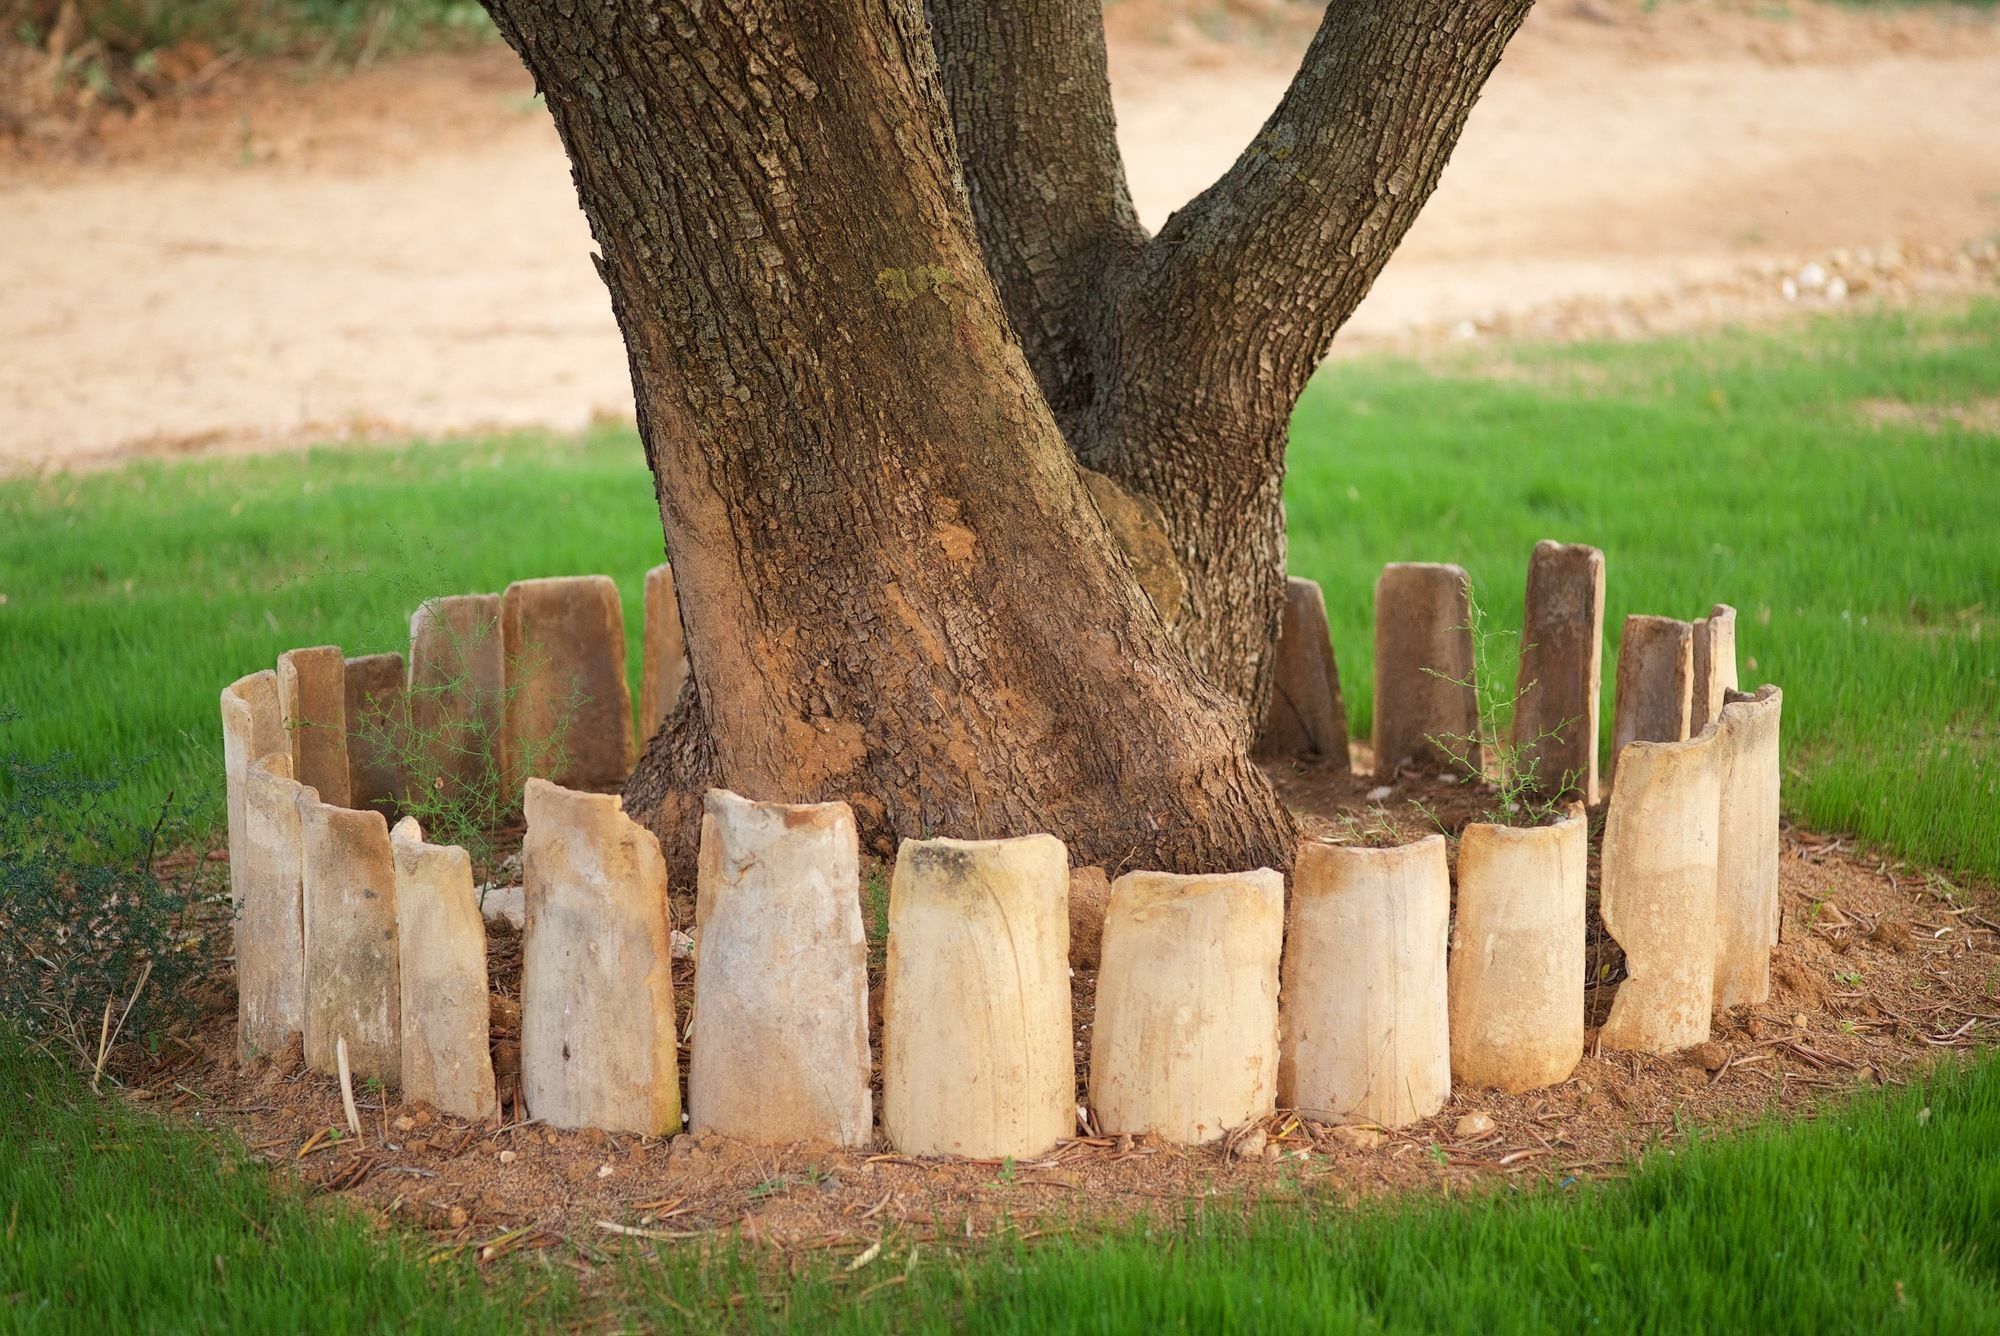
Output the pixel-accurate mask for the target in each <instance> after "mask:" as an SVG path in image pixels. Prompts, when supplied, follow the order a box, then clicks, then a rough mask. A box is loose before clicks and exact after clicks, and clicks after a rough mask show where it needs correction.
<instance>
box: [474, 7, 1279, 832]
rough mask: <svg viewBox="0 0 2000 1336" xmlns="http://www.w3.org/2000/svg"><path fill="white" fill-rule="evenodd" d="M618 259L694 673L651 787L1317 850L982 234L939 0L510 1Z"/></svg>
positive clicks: (940, 824) (1014, 825)
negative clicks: (1170, 617)
mask: <svg viewBox="0 0 2000 1336" xmlns="http://www.w3.org/2000/svg"><path fill="white" fill-rule="evenodd" d="M488 3H489V7H490V8H491V9H492V11H493V12H494V15H495V18H496V19H497V20H498V22H499V25H500V28H501V31H502V33H503V34H504V35H505V36H506V38H507V40H508V41H509V42H510V43H511V44H512V45H513V46H514V48H515V49H516V50H517V51H518V52H519V53H520V54H521V56H522V58H523V60H524V61H525V62H526V63H527V65H528V67H529V69H530V70H531V71H532V72H533V73H534V75H535V77H536V79H537V81H538V83H539V85H540V87H541V89H542V91H543V93H544V94H545V95H546V97H547V101H548V105H549V108H550V111H551V113H552V114H553V116H554V118H555V122H556V126H557V129H558V130H559V132H560V133H561V136H562V139H563V142H564V145H565V147H566V148H567V150H568V152H569V156H570V160H571V164H572V167H573V172H574V176H575V180H576V185H577V191H578V195H579V196H580V198H581V200H582V202H583V206H584V209H585V212H586V214H587V215H588V216H589V219H590V222H591V226H592V229H593V231H594V233H595V235H596V238H597V242H598V245H599V247H600V248H601V251H602V257H601V259H600V260H599V267H600V271H601V272H602V274H603V276H604V278H605V281H606V284H607V286H608V287H609V289H610V291H611V297H612V305H613V309H614V311H615V313H616V315H617V318H618V321H619V325H620V328H621V329H622V331H623V333H624V336H625V341H626V346H627V350H628V353H629V356H630V360H631V370H632V379H633V386H634V390H635V392H636V397H637V402H638V411H639V426H640V434H641V436H642V438H643V440H644V442H645V445H646V451H647V457H648V460H649V462H650V463H651V465H652V468H653V473H654V478H655V484H656V488H657V491H658V496H659V503H660V515H661V519H662V522H663V525H664V528H665V531H666V537H667V543H668V548H669V551H670V552H671V554H672V557H673V563H674V576H675V581H676V584H677V587H678V591H679V594H680V606H681V611H682V618H683V623H684V626H685V630H686V638H687V646H688V653H689V660H690V665H691V668H692V676H691V679H690V683H689V685H688V686H687V687H686V688H684V690H683V694H682V698H681V701H680V704H679V706H678V708H677V711H676V714H675V716H674V717H673V719H672V722H671V724H670V726H669V727H668V728H667V729H665V730H664V731H663V733H662V735H661V737H660V738H659V740H657V741H656V742H655V744H654V745H653V747H652V748H650V749H649V751H648V754H647V756H646V758H645V760H644V761H643V762H642V763H641V766H640V768H639V770H638V771H637V772H636V773H635V774H634V776H633V778H632V780H631V782H630V784H629V785H628V787H627V791H626V792H627V798H628V805H629V806H630V807H631V808H632V809H633V810H634V811H635V813H637V814H639V815H640V816H641V817H642V818H644V819H648V820H649V821H650V822H651V823H652V824H653V825H654V827H655V829H656V830H658V831H659V832H660V833H661V835H662V836H663V838H664V839H665V840H666V841H667V844H668V847H669V849H670V850H672V851H673V857H674V860H675V862H676V863H677V864H679V865H681V866H686V864H687V862H688V861H689V860H691V858H692V854H693V845H692V839H691V838H690V833H689V831H690V827H689V825H688V818H689V817H690V816H691V814H692V812H693V810H694V804H695V803H696V802H698V799H699V794H700V791H701V788H702V787H704V786H706V785H708V784H710V783H717V782H719V783H723V784H726V785H728V786H729V787H732V788H736V789H738V790H740V791H742V792H744V793H746V794H747V795H749V796H751V797H755V798H760V799H776V800H786V801H812V800H823V799H830V798H842V799H845V800H847V801H848V802H850V803H851V804H853V806H854V808H855V812H856V815H857V817H858V818H859V820H860V822H861V825H862V829H863V831H864V838H869V839H870V840H871V842H872V843H873V844H874V845H875V847H876V848H878V849H879V850H882V851H884V852H887V850H888V848H889V845H888V841H889V840H890V839H891V838H892V837H893V836H894V835H897V834H909V835H919V834H924V835H928V834H948V835H956V836H967V837H972V836H997V835H1015V834H1024V833H1028V832H1031V831H1038V830H1046V831H1051V832H1053V833H1055V834H1057V835H1060V836H1062V837H1063V838H1064V839H1066V840H1067V841H1069V842H1070V844H1071V847H1072V850H1073V852H1074V854H1075V855H1076V856H1077V857H1079V858H1080V859H1082V860H1085V861H1091V862H1103V863H1106V864H1111V865H1124V864H1130V865H1133V866H1147V867H1159V868H1166V869H1173V870H1186V871H1193V870H1221V869H1229V868H1246V867H1255V866H1257V865H1259V864H1271V865H1286V864H1288V863H1289V861H1290V847H1289V846H1290V838H1291V827H1290V823H1289V819H1288V818H1287V816H1286V815H1285V813H1284V811H1283V810H1282V808H1280V806H1279V805H1278V803H1277V801H1276V799H1275V797H1274V795H1273V794H1272V792H1271V790H1270V787H1269V785H1268V784H1267V783H1266V782H1265V781H1264V779H1263V777H1262V776H1261V774H1259V773H1258V772H1257V770H1256V769H1255V768H1254V766H1252V765H1251V764H1250V762H1249V761H1248V760H1247V758H1246V756H1245V747H1244V742H1245V740H1246V737H1247V732H1248V728H1247V724H1246V723H1245V720H1244V717H1243V715H1242V713H1241V709H1240V706H1239V705H1237V704H1236V703H1235V702H1233V701H1232V700H1231V699H1230V698H1229V697H1228V696H1227V695H1226V694H1225V693H1223V692H1221V691H1219V690H1217V689H1216V688H1215V687H1213V686H1211V685H1210V684H1209V682H1208V681H1207V680H1206V679H1205V678H1204V677H1203V676H1202V674H1201V673H1199V672H1198V671H1197V670H1196V669H1195V668H1194V666H1193V664H1192V663H1191V662H1190V660H1189V658H1188V655H1187V653H1186V652H1185V651H1184V650H1183V649H1182V648H1181V647H1180V646H1179V645H1178V644H1177V643H1176V642H1175V641H1174V639H1173V637H1172V636H1171V635H1170V634H1169V632H1168V631H1167V629H1166V627H1165V625H1164V624H1163V622H1162V621H1161V619H1160V617H1159V615H1158V613H1157V612H1156V611H1155V609H1154V608H1153V607H1152V605H1151V603H1150V602H1149V601H1148V600H1147V599H1146V596H1145V595H1144V594H1143V593H1142V592H1141V591H1140V590H1139V588H1138V586H1137V584H1136V583H1135V582H1134V579H1133V577H1132V573H1131V570H1130V568H1129V567H1128V565H1127V563H1126V562H1125V561H1124V559H1123V558H1122V557H1121V556H1120V554H1119V553H1118V551H1117V549H1116V548H1115V547H1114V546H1113V545H1112V543H1111V540H1110V538H1109V536H1108V534H1107V532H1106V529H1105V525H1104V522H1103V520H1102V518H1101V517H1100V515H1099V513H1098V511H1097V509H1096V507H1095V506H1094V505H1093V504H1092V503H1091V502H1090V500H1089V499H1088V496H1087V494H1086V492H1085V490H1084V488H1083V486H1082V483H1081V481H1080V479H1079V475H1078V471H1077V468H1076V466H1075V463H1074V460H1073V458H1072V456H1071V453H1070V452H1069V450H1068V449H1067V448H1066V445H1065V441H1064V438H1063V436H1062V434H1061V432H1060V430H1059V429H1058V426H1057V422H1056V419H1055V417H1054V416H1053V415H1052V414H1051V411H1050V407H1049V404H1048V401H1047V399H1046V398H1045V396H1044V394H1043V392H1042V390H1041V389H1040V387H1039V386H1038V385H1037V382H1036V378H1035V376H1034V374H1033V373H1032V372H1031V370H1030V368H1029V365H1028V362H1027V360H1026V359H1025V357H1024V356H1023V353H1022V350H1021V346H1020V344H1019V342H1018V341H1017V340H1016V339H1015V338H1014V336H1013V333H1012V331H1011V330H1010V327H1009V324H1008V320H1007V317H1006V315H1005V313H1004V312H1003V309H1002V307H1001V303H1000V300H999V297H998V294H997V292H996V290H995V287H994V283H993V280H992V279H991V278H990V277H989V275H988V272H987V269H986V267H985V264H984V262H983V259H982V256H981V252H980V248H979V243H978V241H977V239H976V237H975V235H974V232H973V227H972V221H971V216H970V211H969V209H968V206H967V202H966V198H965V195H964V193H963V191H962V189H961V185H960V180H959V168H958V160H957V156H956V152H955V149H954V145H953V140H952V135H951V130H950V127H949V125H948V123H947V119H946V114H945V109H944V103H943V97H942V92H941V90H940V87H939V84H938V78H937V70H936V64H935V58H934V55H933V52H932V49H931V46H930V43H929V37H928V32H927V29H926V26H925V24H924V21H923V17H922V15H921V14H920V12H919V11H918V9H917V6H916V0H889V2H888V3H869V4H862V3H850V4H836V3H819V4H807V3H797V4H786V3H778V2H771V3H760V2H759V0H724V2H723V3H719V4H718V3H713V2H711V3H706V4H702V3H696V0H684V2H680V3H674V2H668V0H650V3H648V2H645V0H598V2H597V3H592V4H584V5H561V6H558V5H548V4H545V3H542V2H541V0H488Z"/></svg>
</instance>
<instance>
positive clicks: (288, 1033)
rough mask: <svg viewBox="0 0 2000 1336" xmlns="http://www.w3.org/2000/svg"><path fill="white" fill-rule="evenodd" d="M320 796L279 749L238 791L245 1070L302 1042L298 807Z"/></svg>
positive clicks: (234, 859)
mask: <svg viewBox="0 0 2000 1336" xmlns="http://www.w3.org/2000/svg"><path fill="white" fill-rule="evenodd" d="M302 798H303V800H304V801H308V802H317V801H318V795H317V794H315V793H314V792H313V791H312V790H311V789H302V788H300V787H299V785H298V784H297V783H295V782H294V781H293V779H292V758H291V756H290V755H289V754H288V753H287V752H286V751H285V750H284V749H283V748H282V747H280V748H279V749H278V750H275V751H272V752H269V753H267V754H265V755H264V756H263V757H262V758H261V759H259V760H256V761H253V762H251V765H250V769H249V772H248V773H247V774H246V775H245V777H244V785H243V828H242V846H243V847H242V851H241V853H235V852H232V853H231V855H230V860H231V861H230V865H229V870H230V874H231V878H232V880H234V881H235V882H236V884H237V886H238V887H239V890H240V894H241V896H242V900H241V902H240V903H239V904H238V905H237V909H236V1049H237V1054H238V1056H239V1057H240V1058H241V1059H242V1060H243V1061H245V1062H248V1061H250V1060H251V1059H252V1058H259V1057H270V1056H272V1055H274V1054H279V1053H283V1052H284V1051H285V1050H286V1049H287V1048H288V1047H290V1046H291V1044H292V1042H293V1041H294V1040H300V1041H303V1039H304V1036H305V1026H306V1001H305V991H306V949H305V918H304V914H305V907H304V895H305V892H304V885H303V882H302V880H301V875H302V867H303V857H304V854H303V850H302V848H301V835H300V831H299V806H300V802H301V799H302Z"/></svg>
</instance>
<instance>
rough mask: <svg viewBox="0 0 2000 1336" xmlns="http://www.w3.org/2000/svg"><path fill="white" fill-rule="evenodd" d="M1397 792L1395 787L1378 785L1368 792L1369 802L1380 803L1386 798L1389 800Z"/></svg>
mask: <svg viewBox="0 0 2000 1336" xmlns="http://www.w3.org/2000/svg"><path fill="white" fill-rule="evenodd" d="M1395 791H1396V790H1395V788H1394V786H1393V785H1389V784H1377V785H1376V786H1375V787H1374V788H1372V789H1370V790H1368V801H1369V802H1371V803H1379V802H1381V801H1382V800H1383V799H1384V798H1387V797H1388V796H1389V795H1390V794H1392V793H1394V792H1395Z"/></svg>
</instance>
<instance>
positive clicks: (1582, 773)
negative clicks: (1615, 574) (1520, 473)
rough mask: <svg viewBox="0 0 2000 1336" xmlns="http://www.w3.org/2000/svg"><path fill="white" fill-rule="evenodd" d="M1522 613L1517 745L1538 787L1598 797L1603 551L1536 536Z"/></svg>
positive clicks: (1560, 794) (1553, 793)
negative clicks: (1598, 697)
mask: <svg viewBox="0 0 2000 1336" xmlns="http://www.w3.org/2000/svg"><path fill="white" fill-rule="evenodd" d="M1523 608H1524V611H1523V614H1522V621H1521V672H1520V676H1519V677H1518V678H1517V679H1516V686H1515V691H1516V692H1517V693H1518V699H1517V700H1516V702H1515V706H1514V735H1513V736H1514V746H1515V747H1516V748H1517V749H1518V751H1519V755H1520V765H1521V768H1522V771H1523V773H1527V774H1532V775H1533V776H1534V784H1535V789H1536V791H1537V792H1538V793H1540V794H1542V795H1543V796H1544V797H1548V798H1551V799H1557V800H1569V799H1581V800H1582V801H1584V802H1586V803H1593V804H1594V803H1595V802H1596V801H1597V693H1598V681H1599V679H1600V677H1601V676H1602V673H1603V661H1604V554H1603V553H1602V552H1600V551H1598V550H1597V549H1596V548H1594V547H1586V546H1585V545H1584V544H1582V543H1555V542H1550V541H1549V540H1547V539H1544V540H1543V541H1541V542H1539V543H1537V544H1535V551H1534V555H1533V556H1531V557H1529V559H1528V592H1527V601H1526V603H1525V604H1524V605H1523Z"/></svg>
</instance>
